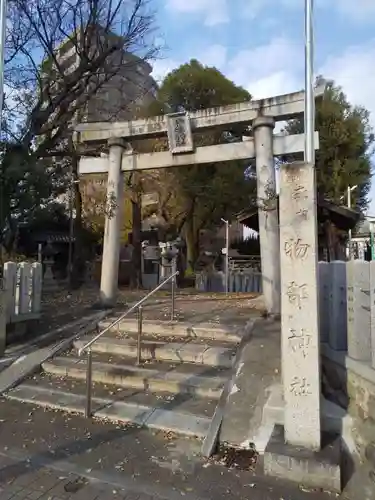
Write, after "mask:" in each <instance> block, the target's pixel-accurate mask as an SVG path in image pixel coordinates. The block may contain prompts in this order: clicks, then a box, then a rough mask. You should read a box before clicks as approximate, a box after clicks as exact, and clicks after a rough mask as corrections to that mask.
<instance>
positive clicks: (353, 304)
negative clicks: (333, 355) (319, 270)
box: [346, 260, 371, 361]
mask: <svg viewBox="0 0 375 500" xmlns="http://www.w3.org/2000/svg"><path fill="white" fill-rule="evenodd" d="M346 271H347V272H346V283H347V321H348V326H347V331H348V354H349V356H350V357H351V358H353V359H356V360H358V361H371V312H370V263H369V262H366V261H364V260H351V261H349V262H347V263H346Z"/></svg>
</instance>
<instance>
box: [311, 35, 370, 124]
mask: <svg viewBox="0 0 375 500" xmlns="http://www.w3.org/2000/svg"><path fill="white" fill-rule="evenodd" d="M374 61H375V38H374V39H373V40H371V41H369V42H368V43H366V44H363V45H358V46H354V47H348V48H346V49H345V50H344V52H343V53H342V54H341V55H340V56H337V57H330V58H328V59H327V61H326V62H325V64H324V65H323V66H322V68H321V69H320V71H319V73H321V74H322V75H324V76H325V77H326V78H332V79H333V80H335V82H336V83H337V84H339V85H340V86H341V87H342V88H343V90H344V92H345V93H346V95H347V97H348V100H349V102H350V103H352V104H358V105H362V106H364V107H365V108H367V109H368V110H369V111H370V112H371V119H372V123H373V124H374V126H375V93H374V88H375V71H374Z"/></svg>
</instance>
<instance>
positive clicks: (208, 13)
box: [166, 0, 229, 26]
mask: <svg viewBox="0 0 375 500" xmlns="http://www.w3.org/2000/svg"><path fill="white" fill-rule="evenodd" d="M166 5H167V8H169V9H171V10H174V11H176V12H181V13H188V14H202V16H203V19H204V24H205V25H206V26H215V25H217V24H222V23H226V22H228V21H229V5H228V3H227V0H167V2H166Z"/></svg>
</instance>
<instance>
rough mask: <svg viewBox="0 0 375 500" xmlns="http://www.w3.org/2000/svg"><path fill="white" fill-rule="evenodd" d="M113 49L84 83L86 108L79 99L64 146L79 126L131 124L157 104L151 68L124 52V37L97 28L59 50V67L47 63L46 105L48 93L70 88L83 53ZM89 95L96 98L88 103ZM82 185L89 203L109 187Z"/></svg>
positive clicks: (90, 182)
mask: <svg viewBox="0 0 375 500" xmlns="http://www.w3.org/2000/svg"><path fill="white" fill-rule="evenodd" d="M83 44H85V48H84V50H83V51H82V52H81V54H80V50H79V48H80V47H81V46H82V45H83ZM111 46H113V47H116V48H115V50H113V51H112V52H111V54H110V55H109V56H107V57H106V58H105V60H104V62H103V65H102V67H101V68H100V70H99V71H97V72H96V74H95V75H93V76H91V77H90V79H89V80H88V81H87V80H86V81H85V82H84V85H85V86H86V87H84V88H82V90H81V91H80V93H81V94H82V96H81V98H80V99H81V101H82V105H81V106H80V105H77V102H78V103H79V98H78V100H77V101H73V103H72V104H73V106H74V107H75V108H77V111H76V112H75V113H74V116H73V117H72V120H71V127H69V129H70V130H68V132H67V136H66V137H63V138H62V139H61V142H62V143H63V142H64V141H66V140H67V138H68V136H70V134H71V133H72V129H73V126H74V125H75V124H76V123H79V122H96V121H126V120H130V119H132V118H134V117H135V116H137V114H138V113H139V112H140V109H141V108H144V107H147V106H149V105H150V104H151V102H152V101H153V100H155V98H156V93H157V84H156V82H155V80H154V79H153V78H152V76H151V72H152V67H151V65H150V64H149V63H148V62H146V61H144V60H142V59H141V58H139V57H137V56H136V55H134V54H131V53H129V52H126V51H125V50H124V49H123V48H122V39H121V37H119V36H117V35H116V34H114V33H107V32H105V31H104V30H103V29H102V28H101V27H100V26H95V27H93V28H92V30H90V36H88V35H87V34H86V36H85V37H84V40H80V35H79V34H77V35H75V37H71V38H68V39H67V40H66V41H64V42H63V43H62V44H61V45H60V47H59V48H58V49H57V52H56V63H55V62H52V61H50V60H47V61H44V63H43V64H42V74H43V73H44V75H45V78H46V81H48V85H46V88H45V102H46V104H47V102H48V93H49V95H53V93H54V92H56V91H57V90H59V88H61V87H60V86H61V85H66V82H67V81H68V79H69V75H70V74H72V73H73V71H74V70H76V69H77V68H78V66H79V64H80V62H81V60H80V58H81V57H82V53H83V54H85V53H86V54H89V55H90V54H95V56H94V57H95V58H98V57H100V55H101V54H103V53H104V54H105V53H108V52H109V50H108V48H109V47H111ZM117 47H119V48H117ZM57 65H58V69H57V67H56V66H57ZM55 75H56V76H55ZM51 77H52V78H51ZM51 80H52V83H51ZM75 83H76V84H77V82H75ZM93 89H95V90H94V91H93ZM88 93H89V94H92V95H91V97H90V98H89V99H88V100H87V94H88ZM58 112H59V110H56V113H58ZM55 116H56V115H55ZM51 119H54V116H51ZM81 184H82V189H81V193H82V196H83V198H84V201H85V199H86V200H87V201H89V200H91V197H92V192H93V191H96V195H98V193H97V191H98V190H99V191H100V190H101V189H102V190H103V191H105V190H106V185H105V184H106V183H104V184H103V182H101V180H100V179H96V180H92V179H88V180H87V181H86V180H84V181H81ZM94 184H95V185H94ZM59 201H60V202H61V203H64V204H65V205H68V204H69V196H68V195H62V196H61V197H60V198H59Z"/></svg>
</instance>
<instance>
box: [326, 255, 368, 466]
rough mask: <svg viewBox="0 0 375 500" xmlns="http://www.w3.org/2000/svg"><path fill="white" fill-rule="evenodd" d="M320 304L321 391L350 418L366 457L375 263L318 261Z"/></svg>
mask: <svg viewBox="0 0 375 500" xmlns="http://www.w3.org/2000/svg"><path fill="white" fill-rule="evenodd" d="M319 302H320V335H321V342H322V343H321V351H322V361H323V363H322V372H323V373H322V382H323V392H324V394H325V396H326V397H327V398H328V399H331V400H333V401H334V402H335V403H337V404H339V405H340V406H342V407H344V408H346V409H347V410H348V412H349V414H350V415H351V416H352V417H353V418H354V420H355V426H354V428H353V438H354V441H355V443H356V446H357V449H358V452H359V453H360V454H361V455H362V457H365V456H366V455H367V454H368V453H367V450H368V449H369V448H371V443H372V442H375V261H373V262H366V261H360V260H352V261H349V262H343V261H336V262H331V263H327V262H319ZM374 465H375V464H374Z"/></svg>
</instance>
